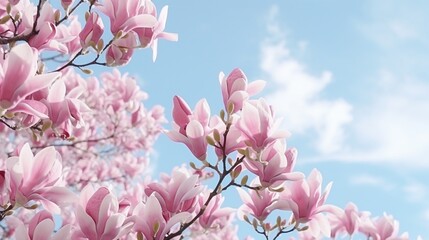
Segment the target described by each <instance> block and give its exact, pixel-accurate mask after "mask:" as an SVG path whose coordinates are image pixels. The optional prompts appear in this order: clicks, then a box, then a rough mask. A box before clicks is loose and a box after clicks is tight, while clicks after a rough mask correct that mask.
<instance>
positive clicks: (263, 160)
mask: <svg viewBox="0 0 429 240" xmlns="http://www.w3.org/2000/svg"><path fill="white" fill-rule="evenodd" d="M296 156H297V150H296V149H295V148H292V149H288V150H287V151H285V146H284V144H283V143H282V142H281V141H275V142H272V143H271V144H269V145H268V146H267V147H266V148H264V149H263V150H262V152H261V153H260V154H259V156H258V158H257V159H254V160H253V159H247V158H246V159H245V161H244V166H245V167H246V168H247V169H248V170H249V171H251V172H252V173H254V174H255V175H256V176H258V178H259V182H260V183H261V185H262V187H272V188H276V187H279V186H281V185H282V184H283V183H284V182H285V181H286V180H292V181H294V180H300V179H302V178H304V175H303V174H302V173H299V172H292V170H293V167H294V166H295V162H296Z"/></svg>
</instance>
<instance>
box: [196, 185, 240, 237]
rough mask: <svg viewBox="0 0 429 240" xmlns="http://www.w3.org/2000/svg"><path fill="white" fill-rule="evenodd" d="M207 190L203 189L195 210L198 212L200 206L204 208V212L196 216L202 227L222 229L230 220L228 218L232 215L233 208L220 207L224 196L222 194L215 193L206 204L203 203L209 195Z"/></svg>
mask: <svg viewBox="0 0 429 240" xmlns="http://www.w3.org/2000/svg"><path fill="white" fill-rule="evenodd" d="M209 193H210V192H209V191H204V192H203V193H202V194H201V195H200V197H199V198H198V205H199V208H197V211H196V212H199V211H200V209H201V208H203V207H204V208H205V211H204V213H203V214H202V215H201V217H199V218H198V223H199V225H200V226H201V227H203V228H204V229H210V228H211V229H222V228H225V227H226V225H227V224H228V223H229V222H230V221H229V220H230V219H231V218H232V217H233V213H234V212H235V209H233V208H221V205H222V203H223V201H224V200H225V198H224V197H223V196H222V195H220V194H219V195H216V196H215V197H214V198H212V200H211V201H210V202H209V204H208V205H207V206H204V203H205V202H206V200H207V197H208V196H209Z"/></svg>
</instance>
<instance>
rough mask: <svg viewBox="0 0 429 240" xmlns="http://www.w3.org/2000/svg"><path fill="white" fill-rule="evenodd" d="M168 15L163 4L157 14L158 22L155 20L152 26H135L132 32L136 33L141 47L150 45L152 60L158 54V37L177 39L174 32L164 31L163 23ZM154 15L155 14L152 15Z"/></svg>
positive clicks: (166, 8)
mask: <svg viewBox="0 0 429 240" xmlns="http://www.w3.org/2000/svg"><path fill="white" fill-rule="evenodd" d="M153 14H156V9H154V13H153ZM167 15H168V6H164V7H163V8H162V9H161V13H160V14H159V19H158V22H156V24H155V26H154V27H144V28H136V29H134V32H136V33H137V35H138V37H139V40H140V45H141V46H142V47H146V46H150V47H151V48H152V51H153V55H152V60H153V61H154V62H155V60H156V57H157V55H158V39H161V38H163V39H166V40H169V41H177V40H178V36H177V34H175V33H168V32H164V29H165V24H166V22H167ZM154 17H156V15H154Z"/></svg>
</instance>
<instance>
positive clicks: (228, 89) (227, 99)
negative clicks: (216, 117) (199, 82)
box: [219, 68, 265, 113]
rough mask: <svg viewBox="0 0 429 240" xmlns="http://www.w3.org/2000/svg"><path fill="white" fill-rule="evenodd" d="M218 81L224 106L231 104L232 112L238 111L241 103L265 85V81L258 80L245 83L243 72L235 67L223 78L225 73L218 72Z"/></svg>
mask: <svg viewBox="0 0 429 240" xmlns="http://www.w3.org/2000/svg"><path fill="white" fill-rule="evenodd" d="M219 82H220V85H221V89H222V98H223V103H224V105H225V108H226V109H228V108H229V105H230V104H232V105H233V107H234V109H233V112H234V113H235V112H237V111H240V110H241V108H242V107H243V103H244V102H245V101H247V100H248V99H249V97H250V96H253V95H255V94H257V93H259V92H260V91H262V89H263V88H264V87H265V81H262V80H259V81H254V82H251V83H249V84H248V83H247V77H246V75H245V74H244V72H243V71H242V70H241V69H239V68H236V69H234V70H232V72H231V73H230V74H229V75H228V77H226V78H225V74H224V73H223V72H221V73H220V74H219Z"/></svg>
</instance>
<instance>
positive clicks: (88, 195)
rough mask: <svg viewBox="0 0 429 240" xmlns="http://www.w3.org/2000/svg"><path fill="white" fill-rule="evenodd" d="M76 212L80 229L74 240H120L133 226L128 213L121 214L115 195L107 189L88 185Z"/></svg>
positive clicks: (74, 233) (82, 193)
mask: <svg viewBox="0 0 429 240" xmlns="http://www.w3.org/2000/svg"><path fill="white" fill-rule="evenodd" d="M76 210H77V211H76V217H77V218H76V220H77V222H78V223H79V229H76V230H75V231H74V232H73V239H83V238H85V239H89V240H102V239H103V240H108V239H118V238H121V237H122V236H124V235H126V234H128V233H129V231H130V230H131V228H132V226H133V221H132V219H131V218H128V217H127V213H121V212H119V203H118V200H117V199H116V197H115V195H113V194H112V193H111V192H110V191H109V190H108V189H107V188H105V187H100V188H98V189H97V190H95V189H94V188H93V187H92V186H91V185H87V186H86V187H85V188H84V189H83V190H82V192H81V198H80V205H79V206H78V207H77V208H76Z"/></svg>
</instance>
